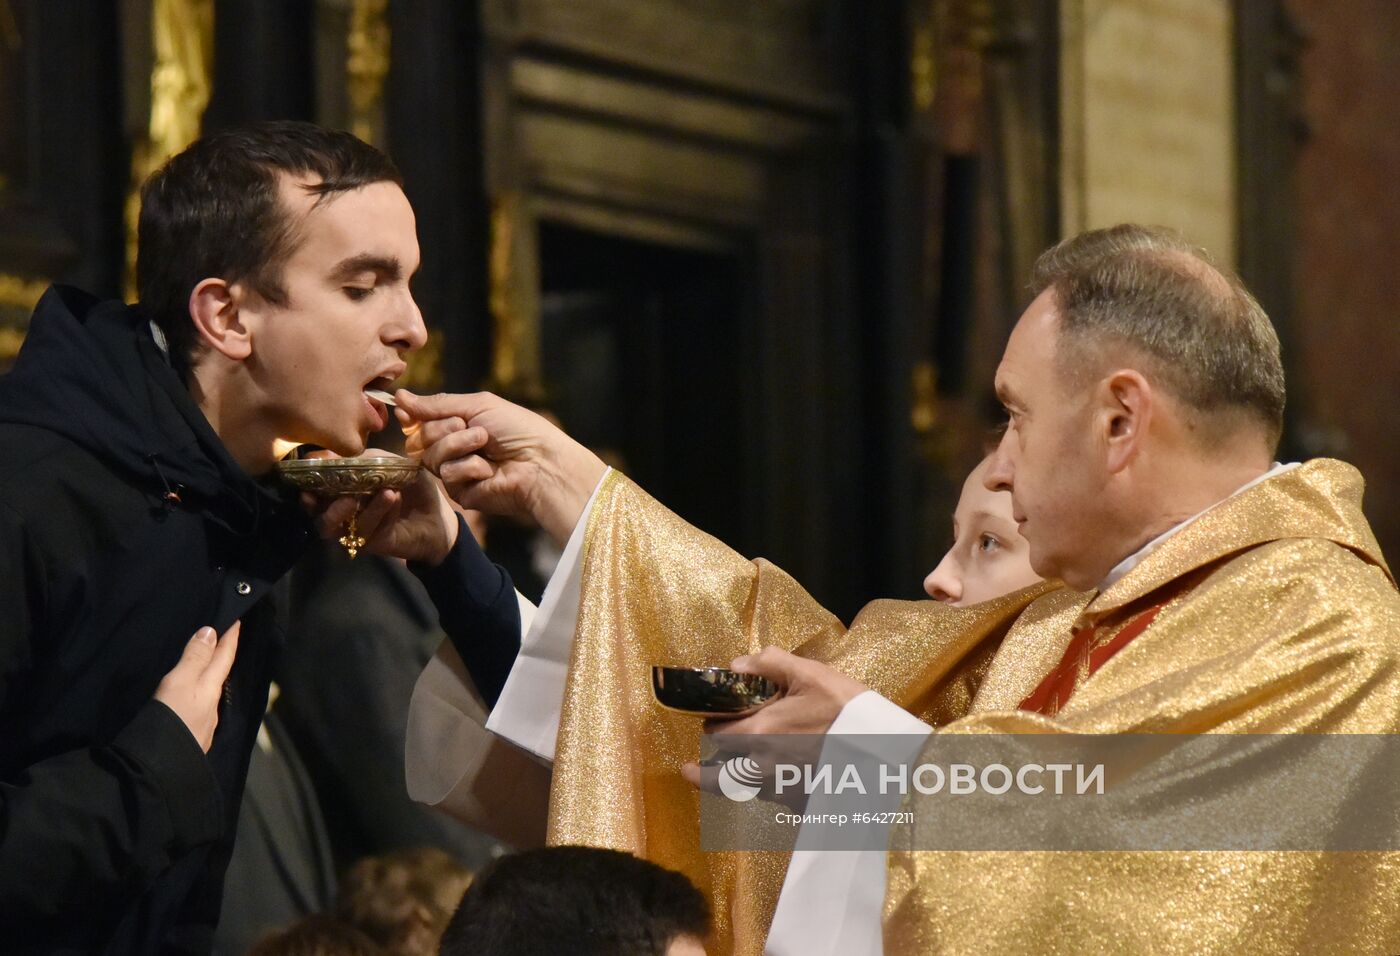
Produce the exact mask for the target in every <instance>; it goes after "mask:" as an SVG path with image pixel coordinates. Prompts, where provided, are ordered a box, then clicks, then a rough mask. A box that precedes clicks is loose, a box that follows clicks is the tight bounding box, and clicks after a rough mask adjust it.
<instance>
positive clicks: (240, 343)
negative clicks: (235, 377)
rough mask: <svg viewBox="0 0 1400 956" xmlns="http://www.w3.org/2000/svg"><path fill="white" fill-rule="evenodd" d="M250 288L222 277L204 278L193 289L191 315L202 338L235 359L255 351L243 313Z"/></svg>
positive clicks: (227, 356)
mask: <svg viewBox="0 0 1400 956" xmlns="http://www.w3.org/2000/svg"><path fill="white" fill-rule="evenodd" d="M247 300H248V293H247V290H246V289H245V288H244V287H243V286H241V285H239V284H238V283H233V284H230V283H228V282H226V281H225V280H223V279H202V280H201V281H200V283H199V284H198V285H196V286H195V287H194V291H193V292H191V293H190V319H191V320H192V321H193V322H194V327H195V331H196V333H197V334H198V335H199V340H200V342H201V343H202V344H203V345H204V346H205V347H206V348H209V349H213V350H214V351H215V352H218V353H219V354H220V355H223V356H224V357H225V358H228V359H232V360H233V361H235V362H241V361H243V360H244V359H246V358H247V357H248V356H249V355H251V354H252V351H253V339H252V335H251V334H250V330H249V327H248V324H247V323H246V322H245V317H244V315H243V308H244V305H245V304H246V303H247Z"/></svg>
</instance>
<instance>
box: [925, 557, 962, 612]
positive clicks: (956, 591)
mask: <svg viewBox="0 0 1400 956" xmlns="http://www.w3.org/2000/svg"><path fill="white" fill-rule="evenodd" d="M924 591H925V592H926V593H927V594H928V596H929V597H931V598H933V599H934V600H935V601H942V602H943V603H944V604H954V603H956V602H957V601H958V600H960V599H961V598H962V575H961V573H960V571H959V568H958V566H957V562H956V561H954V560H953V555H952V553H951V552H949V553H948V554H946V555H944V556H943V560H942V561H940V562H938V567H936V568H934V569H933V570H932V571H931V572H929V576H928V577H926V578H924Z"/></svg>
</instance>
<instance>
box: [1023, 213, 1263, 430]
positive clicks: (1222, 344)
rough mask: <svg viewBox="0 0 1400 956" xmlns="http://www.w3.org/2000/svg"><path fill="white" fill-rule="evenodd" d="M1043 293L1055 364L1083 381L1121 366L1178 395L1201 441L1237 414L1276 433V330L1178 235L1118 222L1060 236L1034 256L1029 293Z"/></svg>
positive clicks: (1230, 425) (1230, 277) (1229, 425)
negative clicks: (1131, 359)
mask: <svg viewBox="0 0 1400 956" xmlns="http://www.w3.org/2000/svg"><path fill="white" fill-rule="evenodd" d="M1051 288H1053V290H1054V298H1055V305H1056V307H1057V310H1058V313H1059V327H1058V331H1059V334H1058V337H1057V345H1056V362H1057V364H1058V366H1059V370H1060V372H1061V374H1062V375H1063V376H1064V377H1065V379H1066V380H1067V381H1070V382H1074V383H1076V384H1083V383H1085V382H1086V381H1087V380H1088V379H1091V378H1097V377H1098V376H1099V375H1101V374H1103V373H1104V372H1106V371H1107V370H1108V369H1107V367H1106V366H1107V365H1108V363H1110V362H1117V363H1120V364H1121V363H1122V362H1123V359H1124V358H1126V356H1124V355H1123V352H1122V349H1121V346H1123V345H1126V346H1128V347H1129V348H1130V349H1131V350H1133V351H1134V352H1135V353H1136V357H1137V358H1139V359H1140V360H1141V362H1142V367H1140V368H1139V371H1140V372H1142V373H1143V374H1144V375H1146V376H1147V377H1148V379H1149V380H1155V381H1156V382H1157V383H1159V384H1161V385H1164V386H1165V387H1166V388H1167V390H1168V391H1170V392H1171V393H1172V394H1174V395H1175V396H1176V397H1177V398H1178V399H1179V400H1180V401H1181V402H1183V403H1184V404H1185V405H1186V406H1187V409H1188V411H1189V412H1194V413H1195V414H1194V415H1193V416H1192V417H1193V418H1194V419H1195V420H1196V421H1195V424H1197V425H1198V427H1199V433H1200V437H1201V438H1202V440H1203V441H1204V442H1205V443H1206V444H1207V445H1215V444H1217V443H1218V442H1221V441H1225V440H1228V438H1229V437H1230V436H1232V435H1235V434H1238V428H1239V426H1240V425H1241V424H1243V423H1244V422H1247V421H1252V422H1253V423H1255V424H1256V425H1259V426H1263V428H1264V429H1265V434H1266V437H1267V439H1268V441H1269V442H1270V444H1271V447H1272V446H1277V444H1278V440H1279V436H1280V435H1281V434H1282V432H1283V407H1284V383H1283V360H1282V357H1281V355H1280V350H1279V341H1278V333H1277V332H1275V331H1274V327H1273V324H1272V323H1271V322H1270V321H1269V317H1268V316H1267V315H1265V314H1264V310H1263V309H1262V308H1261V307H1260V305H1259V303H1258V302H1257V301H1255V298H1254V296H1252V295H1250V293H1249V290H1248V289H1246V288H1245V287H1244V283H1242V282H1241V281H1240V279H1239V277H1238V276H1236V275H1235V274H1234V273H1233V272H1231V271H1229V270H1228V269H1224V268H1222V267H1221V266H1219V265H1217V264H1216V263H1215V262H1214V261H1212V259H1211V258H1210V256H1209V255H1208V254H1207V253H1206V252H1205V250H1203V249H1200V248H1198V247H1196V246H1194V245H1192V244H1191V243H1189V242H1188V241H1186V240H1185V239H1184V238H1182V237H1181V236H1180V235H1179V234H1178V233H1175V232H1173V231H1171V230H1170V229H1164V228H1161V227H1156V226H1138V225H1131V224H1125V225H1119V226H1113V227H1112V228H1109V229H1095V230H1092V231H1090V232H1084V233H1080V234H1079V235H1077V236H1073V237H1071V238H1069V239H1066V240H1064V241H1063V242H1061V243H1059V244H1058V245H1056V246H1054V247H1053V248H1051V249H1049V250H1047V251H1046V252H1044V253H1043V254H1042V255H1041V256H1040V258H1039V259H1038V260H1036V264H1035V268H1034V270H1033V273H1032V279H1031V291H1032V292H1033V293H1034V294H1036V295H1039V294H1040V293H1042V292H1044V291H1045V290H1046V289H1051Z"/></svg>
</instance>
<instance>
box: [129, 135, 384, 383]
mask: <svg viewBox="0 0 1400 956" xmlns="http://www.w3.org/2000/svg"><path fill="white" fill-rule="evenodd" d="M287 175H291V176H304V177H309V178H313V179H315V180H317V182H316V183H315V185H313V186H310V187H308V188H309V191H310V192H311V193H313V194H315V195H317V196H318V197H324V196H333V195H335V194H338V193H343V192H347V191H349V190H352V189H358V188H360V187H362V186H367V185H369V184H370V183H378V182H392V183H395V184H397V185H399V186H402V185H403V178H402V177H401V176H400V175H399V171H398V169H397V168H396V167H395V166H394V164H393V162H392V161H391V160H390V159H389V157H387V156H385V155H384V154H383V153H381V152H380V151H379V150H377V149H375V148H374V147H373V146H370V145H369V144H367V143H364V142H361V141H360V140H359V139H356V138H355V137H354V136H352V135H351V134H349V133H346V132H343V131H341V130H330V129H323V128H322V127H319V126H313V125H312V124H310V123H298V122H292V121H282V122H273V123H261V124H259V125H257V126H246V127H240V128H237V129H231V130H228V131H226V132H220V133H214V134H212V135H210V136H208V137H206V138H204V139H201V140H198V141H196V142H195V143H193V144H192V145H191V146H190V147H189V148H188V149H186V150H185V151H184V152H182V153H179V154H177V155H176V156H174V157H172V158H171V159H170V160H169V161H168V162H167V163H166V164H165V165H164V166H162V167H161V168H160V169H158V170H157V171H156V172H155V174H154V175H152V176H151V178H150V179H148V180H146V183H145V185H144V186H142V187H141V220H140V226H139V234H138V235H139V245H138V249H139V251H138V253H137V257H136V284H137V289H138V291H139V293H140V297H141V303H142V305H144V306H145V307H146V309H147V311H148V312H149V313H150V314H151V317H152V318H153V319H154V320H155V322H156V324H157V325H158V326H160V329H161V331H162V332H163V333H164V334H165V339H166V341H167V342H168V343H169V345H170V353H171V355H172V356H175V357H176V358H177V359H178V360H179V361H181V362H182V363H188V362H189V360H190V358H191V357H192V355H193V354H194V351H195V346H196V336H195V330H194V326H193V325H192V324H191V322H190V315H189V299H190V292H191V291H193V289H194V287H195V285H197V284H198V283H199V281H200V280H201V279H204V278H206V277H208V276H218V277H220V278H222V279H224V280H226V281H227V282H229V283H234V282H245V283H247V284H248V285H249V287H250V288H251V289H252V290H253V291H255V292H257V293H258V295H260V296H262V297H263V298H264V299H267V300H268V301H269V302H273V303H276V304H282V303H283V302H284V301H285V298H286V290H285V289H284V288H283V287H282V274H281V268H282V264H283V263H285V262H286V260H287V259H288V258H289V257H290V256H291V254H292V253H293V252H294V251H295V250H296V247H297V243H298V240H299V237H298V235H297V230H296V224H295V223H294V222H293V221H292V220H291V218H290V217H289V216H288V212H287V210H286V208H285V206H284V204H283V203H282V202H281V200H280V198H279V196H278V188H279V181H280V179H281V177H283V176H287Z"/></svg>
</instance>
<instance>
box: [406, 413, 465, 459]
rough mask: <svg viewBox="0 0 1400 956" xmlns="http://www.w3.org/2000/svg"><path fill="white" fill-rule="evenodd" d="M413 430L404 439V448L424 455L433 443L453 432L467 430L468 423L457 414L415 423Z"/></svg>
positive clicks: (412, 452) (415, 454)
mask: <svg viewBox="0 0 1400 956" xmlns="http://www.w3.org/2000/svg"><path fill="white" fill-rule="evenodd" d="M412 427H413V431H412V432H410V433H407V435H406V437H405V439H404V448H405V449H406V450H407V451H408V453H409V454H410V455H414V456H417V455H422V454H423V452H425V451H427V450H428V449H429V448H431V447H432V446H433V445H435V444H437V443H438V442H440V441H442V440H443V439H444V438H446V437H447V436H448V435H451V434H452V433H453V432H460V431H466V428H467V423H466V422H464V421H463V420H462V419H460V418H458V417H457V416H455V415H454V416H453V417H451V418H441V419H434V420H433V421H429V422H423V423H422V424H414V425H413V426H412Z"/></svg>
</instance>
